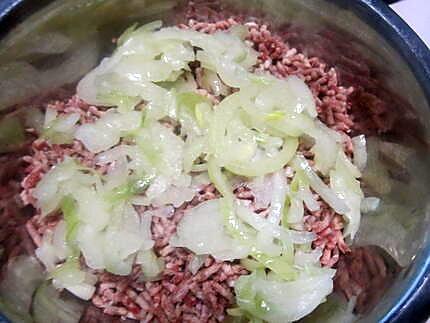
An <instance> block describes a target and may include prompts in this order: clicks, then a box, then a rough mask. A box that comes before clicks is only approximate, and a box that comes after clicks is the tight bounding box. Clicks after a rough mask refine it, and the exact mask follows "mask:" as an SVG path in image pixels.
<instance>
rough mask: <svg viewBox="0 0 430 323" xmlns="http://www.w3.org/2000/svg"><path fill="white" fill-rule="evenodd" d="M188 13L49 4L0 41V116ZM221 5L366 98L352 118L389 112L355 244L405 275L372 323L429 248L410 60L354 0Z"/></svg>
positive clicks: (82, 0)
mask: <svg viewBox="0 0 430 323" xmlns="http://www.w3.org/2000/svg"><path fill="white" fill-rule="evenodd" d="M182 4H183V3H182V2H180V3H179V2H176V1H174V0H167V1H166V0H161V1H156V0H148V1H138V0H130V1H121V0H107V1H99V0H75V1H74V0H61V1H54V2H51V3H50V4H49V5H47V6H46V7H45V8H43V9H42V10H40V11H38V12H37V13H35V14H34V15H32V16H30V17H29V18H28V19H26V20H25V22H24V23H22V24H20V25H19V26H18V27H16V28H15V29H13V30H12V31H11V32H9V34H8V35H7V36H6V37H5V38H4V39H3V40H2V41H1V42H0V109H2V110H3V111H9V110H10V109H11V108H14V107H15V108H16V107H23V108H25V106H26V105H27V104H26V103H25V102H29V100H30V101H31V98H32V97H34V96H40V95H41V94H46V93H48V92H50V91H53V90H55V89H56V88H57V87H58V86H63V85H66V84H73V83H75V82H76V81H77V80H79V78H80V77H81V76H82V75H84V74H85V73H86V72H87V71H88V70H90V69H91V68H92V67H93V66H95V65H96V64H97V62H98V61H99V60H100V59H101V58H102V57H103V56H104V55H105V54H107V53H109V52H110V51H112V49H113V44H112V38H114V37H118V36H119V35H120V34H121V32H122V31H123V30H124V29H125V28H126V27H127V26H129V25H131V24H132V23H135V22H138V23H145V22H149V21H153V20H155V19H162V20H163V21H164V22H165V23H166V24H172V23H177V22H178V21H180V20H181V19H182V16H181V15H177V14H175V12H178V11H176V10H177V9H175V8H177V7H178V6H179V7H180V6H181V5H182ZM223 4H224V5H225V6H226V7H230V8H231V10H233V11H240V12H245V13H247V14H249V15H251V16H258V17H260V16H262V17H263V19H264V20H266V21H270V23H271V25H272V26H273V27H275V29H277V30H278V31H279V33H280V34H281V35H282V36H283V37H285V38H286V39H287V41H288V43H289V44H290V45H291V46H295V47H297V48H299V49H300V50H302V51H303V52H304V53H306V54H307V55H310V56H313V55H317V56H319V57H321V58H323V59H324V60H325V61H326V62H327V63H328V65H329V66H334V67H335V68H336V70H337V72H338V73H339V75H340V79H341V83H342V84H343V85H345V86H353V87H354V88H356V89H357V93H359V94H357V96H355V97H354V102H353V109H362V110H365V109H379V108H381V107H383V108H384V109H385V110H384V111H385V112H383V114H382V115H381V117H380V120H383V124H382V127H383V128H384V130H385V131H384V132H383V133H378V132H376V131H373V129H371V130H369V131H368V132H369V133H367V135H369V136H370V137H372V138H373V139H370V140H369V141H370V142H371V143H373V144H369V145H371V146H372V147H373V148H372V149H371V151H370V156H369V158H370V159H371V160H373V163H374V166H373V167H374V169H373V170H372V169H370V170H369V171H365V172H364V174H363V178H364V188H365V190H366V191H367V193H368V194H371V195H376V196H378V197H380V198H381V199H382V201H383V202H382V204H381V206H380V207H379V208H378V210H377V211H376V212H373V213H371V214H365V215H363V219H362V223H363V225H362V228H361V229H360V233H359V235H358V237H357V240H356V242H355V244H357V245H360V244H362V245H365V244H377V245H380V246H382V247H384V248H385V249H386V251H388V252H389V253H390V254H391V255H392V256H393V257H394V258H395V259H396V260H397V261H398V262H399V263H400V265H401V266H403V267H404V270H403V271H402V273H401V274H400V275H399V277H398V279H397V281H396V282H395V284H394V285H393V286H392V288H391V289H390V290H389V291H388V292H387V293H386V295H385V296H384V298H383V299H382V300H381V301H380V303H379V304H378V305H377V306H376V307H375V308H374V309H373V310H372V311H371V313H369V314H368V315H367V316H366V317H365V318H363V320H365V321H375V320H376V319H379V318H380V317H381V316H382V315H383V314H384V313H386V312H387V311H388V309H389V308H391V307H392V305H393V303H394V301H395V300H396V299H397V297H398V295H399V294H400V293H402V292H403V291H404V290H405V289H406V288H407V286H408V285H409V284H410V282H411V280H412V279H413V277H414V275H415V272H416V270H417V267H418V266H419V265H420V261H422V260H420V259H421V258H420V255H421V253H422V252H424V251H423V250H424V249H426V248H427V240H426V234H425V233H426V232H425V231H426V228H427V223H428V221H429V214H428V213H429V212H428V211H429V205H428V202H427V198H428V196H429V192H428V188H427V183H428V182H429V171H428V170H427V169H426V167H425V165H427V164H428V163H427V155H428V147H429V120H430V118H429V117H430V115H429V113H430V109H429V106H428V102H427V100H426V97H425V95H424V93H423V91H422V89H421V88H420V86H419V84H418V83H417V81H416V79H415V78H414V75H413V73H412V72H411V70H410V68H409V67H408V65H407V64H406V62H405V60H404V59H403V58H402V57H401V56H400V55H399V54H398V53H397V51H396V50H394V49H393V47H392V46H391V45H390V44H389V43H388V42H387V41H386V40H384V37H383V36H382V35H380V34H379V33H378V32H377V31H376V30H375V29H373V28H372V27H371V26H370V24H368V23H367V22H366V21H365V20H366V19H365V17H359V15H357V14H355V13H353V12H352V11H351V10H349V9H350V8H349V6H352V5H351V4H350V2H349V1H322V0H309V1H299V0H284V1H276V0H264V1H263V0H252V1H245V0H242V1H237V0H236V1H233V0H226V1H224V2H223ZM375 165H376V166H375ZM381 165H382V166H381ZM378 167H382V168H378ZM375 169H377V170H378V172H379V173H378V174H376V175H375V172H376V171H375ZM380 169H383V170H382V171H381V170H380ZM381 183H382V184H381ZM383 184H384V185H385V186H384V185H383Z"/></svg>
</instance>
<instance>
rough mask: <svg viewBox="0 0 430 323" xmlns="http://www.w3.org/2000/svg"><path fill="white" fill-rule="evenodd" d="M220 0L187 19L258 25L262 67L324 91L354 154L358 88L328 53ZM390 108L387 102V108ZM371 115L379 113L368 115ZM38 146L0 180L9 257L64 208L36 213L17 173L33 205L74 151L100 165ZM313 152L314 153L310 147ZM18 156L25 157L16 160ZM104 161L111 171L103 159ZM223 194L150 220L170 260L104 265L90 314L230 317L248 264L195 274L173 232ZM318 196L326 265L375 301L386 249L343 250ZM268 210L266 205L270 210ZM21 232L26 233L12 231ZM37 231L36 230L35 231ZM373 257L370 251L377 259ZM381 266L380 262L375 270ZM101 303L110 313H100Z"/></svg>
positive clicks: (68, 150) (26, 247)
mask: <svg viewBox="0 0 430 323" xmlns="http://www.w3.org/2000/svg"><path fill="white" fill-rule="evenodd" d="M214 6H215V5H214V3H213V2H211V1H209V2H207V4H206V6H203V7H202V6H201V4H200V7H199V9H198V10H197V9H196V8H195V6H194V3H193V2H190V4H189V5H188V7H187V9H186V10H185V17H186V21H185V22H184V23H182V24H179V26H180V27H181V28H192V29H194V30H197V31H201V32H206V33H213V32H215V31H217V30H226V29H228V28H230V27H231V26H233V25H236V24H238V23H241V24H245V25H246V26H247V27H248V29H249V36H248V39H247V41H248V42H249V43H250V44H251V45H252V46H253V48H254V49H255V50H257V51H258V53H259V57H258V64H257V66H256V69H257V70H265V71H269V72H270V73H272V74H273V75H276V76H278V77H285V76H288V75H297V76H298V77H300V78H302V79H303V80H304V81H305V82H306V83H307V84H308V86H309V87H310V88H311V91H312V93H313V95H314V97H315V100H316V104H317V111H318V117H319V119H320V120H321V121H323V122H324V123H325V124H326V125H327V126H329V127H330V128H332V129H335V130H337V131H339V132H341V133H342V134H343V137H344V138H345V146H344V148H345V151H346V152H347V153H348V154H349V155H351V152H352V146H351V141H350V136H351V133H352V132H353V130H356V129H355V128H354V125H355V123H354V117H353V114H352V113H351V111H352V106H351V104H352V100H351V98H354V95H355V94H354V89H353V88H352V87H344V86H342V85H341V84H340V82H339V77H338V73H337V72H336V70H335V69H334V68H332V67H330V66H328V65H327V64H326V63H325V62H323V61H322V60H321V59H320V58H318V57H307V56H306V55H304V54H303V53H301V52H299V51H298V50H297V49H295V48H292V47H290V46H289V45H288V43H287V42H285V41H284V39H287V38H288V37H286V35H285V32H284V33H282V37H280V36H279V35H277V34H276V33H274V32H272V31H271V30H270V28H269V27H268V25H266V24H264V23H262V22H260V21H259V20H258V19H255V18H253V19H251V20H249V21H248V20H246V19H245V18H244V17H243V16H240V15H238V16H228V15H226V14H225V12H223V11H220V10H216V7H214ZM201 91H202V94H206V95H208V96H209V97H210V98H211V99H212V100H213V101H214V102H217V100H219V98H216V97H214V96H213V95H211V93H208V92H207V91H206V90H205V89H201ZM205 91H206V92H205ZM360 97H361V98H363V97H364V96H363V95H361V96H360ZM371 99H372V98H369V100H371ZM372 100H373V99H372ZM378 104H379V103H378ZM39 107H41V108H42V109H46V108H48V107H49V108H53V109H56V110H57V111H58V112H59V113H65V114H67V113H74V112H78V113H79V114H80V115H81V119H80V122H81V123H86V122H93V121H94V120H96V119H97V118H99V117H100V115H102V114H103V112H104V108H100V107H95V106H90V105H88V104H86V103H85V102H82V101H81V100H79V99H78V98H77V97H76V96H72V97H70V98H69V99H64V100H56V101H51V102H49V103H47V104H42V105H39ZM381 109H382V108H381ZM382 113H383V112H381V111H378V115H380V114H382ZM362 115H364V114H362ZM363 118H367V119H369V118H371V117H369V116H367V115H364V117H363ZM360 120H361V119H360ZM363 122H364V121H363ZM30 150H31V153H29V154H27V155H26V156H24V157H22V159H19V160H20V164H19V165H20V166H19V167H17V168H16V169H17V170H16V171H15V173H17V172H18V173H19V175H17V176H15V177H14V176H12V177H13V178H14V179H13V180H9V181H8V180H3V178H2V176H6V177H7V176H9V175H2V174H0V181H1V183H3V184H2V186H1V187H0V190H1V191H2V192H3V191H4V192H7V193H5V195H1V205H2V206H4V207H3V208H2V209H1V210H2V211H1V213H0V224H1V229H0V243H1V244H2V245H5V246H6V247H4V250H5V252H3V254H2V256H1V257H2V258H0V259H2V261H6V260H7V259H8V258H10V257H11V256H13V255H16V254H19V253H23V252H26V253H32V252H33V251H32V250H33V249H34V246H33V243H34V244H35V245H36V246H37V245H40V241H41V237H42V235H43V233H44V232H45V231H46V230H51V229H52V228H54V227H55V225H56V223H57V221H58V220H59V216H53V217H45V218H41V216H40V215H39V214H37V213H35V211H34V210H32V209H31V207H29V206H27V207H26V209H27V211H28V210H30V211H32V212H31V213H30V214H28V213H29V212H22V211H20V210H23V206H22V205H21V204H20V203H21V202H20V200H19V199H17V196H18V194H19V190H20V188H19V185H18V183H19V182H18V181H17V179H18V180H22V181H21V186H22V191H21V199H22V201H23V203H24V205H34V203H35V201H34V198H33V197H32V190H33V189H34V187H35V186H36V184H37V183H38V181H39V180H40V179H41V178H42V177H43V175H44V174H45V173H46V172H47V171H48V170H49V169H50V168H51V167H52V166H54V165H56V164H57V163H59V162H61V161H62V160H63V159H64V157H65V156H72V157H74V158H76V159H78V160H79V161H80V162H82V163H83V164H85V165H87V166H88V167H95V164H94V155H93V154H91V153H90V152H88V151H87V150H85V149H84V147H83V145H82V144H81V143H80V142H79V141H76V140H75V141H74V142H73V143H72V144H68V145H54V144H50V143H49V142H47V141H46V140H43V139H37V140H35V141H34V142H33V143H32V144H31V147H30ZM309 158H312V156H311V154H310V155H309ZM14 160H15V161H16V160H17V157H16V156H11V157H10V159H8V161H11V162H12V161H14ZM11 166H14V167H15V166H16V165H13V164H11ZM101 171H102V172H103V169H102V170H101ZM6 174H7V173H6ZM22 174H25V178H20V176H22ZM235 194H236V196H238V198H241V199H248V200H250V201H251V202H252V201H253V199H254V197H253V195H252V191H250V190H249V189H247V188H246V187H239V188H237V189H236V190H235ZM216 196H217V192H216V190H215V188H214V187H213V185H208V186H203V187H201V190H200V192H199V193H198V194H197V196H196V197H195V198H194V199H193V200H192V201H191V202H189V203H185V204H184V205H182V206H181V207H180V208H178V209H176V210H175V213H174V215H173V216H172V217H171V218H165V217H157V216H154V217H153V222H152V228H151V230H152V235H153V239H154V240H155V247H154V250H155V252H156V254H157V255H158V256H160V257H162V258H163V259H164V261H165V264H166V266H165V270H164V271H163V273H162V275H161V277H160V278H161V279H160V280H158V281H153V282H144V281H141V272H140V268H139V267H138V266H136V267H135V268H134V270H133V273H132V274H131V275H129V276H126V277H123V276H115V275H112V274H110V273H107V272H95V274H96V275H97V276H98V283H97V286H96V287H97V290H96V293H95V295H94V296H93V298H92V300H91V301H92V304H93V305H91V306H89V307H88V308H87V310H86V311H85V314H84V316H83V318H82V319H81V322H88V323H89V322H109V320H110V319H108V317H109V318H110V317H112V316H119V317H121V318H123V319H125V318H130V319H138V320H141V321H142V322H149V321H151V322H219V321H222V320H223V319H224V318H225V316H226V309H227V308H229V307H231V306H232V305H233V304H234V294H233V288H232V286H233V283H234V281H235V280H236V279H237V278H238V277H239V276H240V275H243V274H247V271H246V269H245V268H243V267H242V266H241V265H240V264H238V263H235V262H218V261H215V260H214V259H213V258H211V257H207V258H206V260H205V262H204V264H203V266H202V267H201V268H200V269H199V270H198V272H197V273H196V274H195V275H193V274H192V273H191V272H190V270H189V265H190V262H191V261H192V259H193V254H192V253H191V252H189V251H188V250H186V249H183V248H173V247H171V246H169V245H168V240H169V238H170V236H171V235H172V234H174V232H175V230H176V225H177V223H178V222H179V221H180V219H181V218H182V216H183V213H184V210H186V209H187V208H190V207H193V206H195V205H197V204H199V203H201V202H202V201H205V200H209V199H213V198H215V197H216ZM319 202H320V205H321V209H320V210H319V211H317V212H310V211H309V210H307V209H306V210H305V211H306V214H305V223H304V229H306V230H308V231H312V232H314V233H316V235H317V239H316V240H315V241H314V243H313V246H314V247H320V248H322V249H323V256H322V257H321V260H320V261H321V263H322V265H324V266H329V267H336V266H337V268H338V273H337V276H336V280H335V286H336V288H337V289H338V290H340V291H341V292H342V293H343V294H344V295H345V296H346V297H347V298H350V297H351V296H352V295H360V296H359V298H358V305H357V306H358V310H363V309H366V308H367V307H366V305H365V304H364V302H361V301H360V297H362V296H361V295H369V291H370V290H372V288H373V287H374V286H377V287H378V288H379V287H381V284H382V283H378V282H381V281H384V284H385V281H386V277H389V279H391V278H392V277H393V276H392V275H391V274H390V275H388V274H386V275H385V274H384V273H386V272H387V266H385V267H383V265H381V261H380V256H379V255H378V253H377V252H376V251H375V250H373V249H371V250H370V251H368V250H367V249H366V248H363V249H353V252H352V253H351V254H350V255H348V256H346V257H345V256H343V255H344V254H347V253H348V252H349V251H350V249H349V247H348V246H347V244H346V243H345V241H344V238H343V227H344V221H343V218H342V217H341V216H340V215H338V214H335V212H334V211H333V210H332V209H331V208H330V207H329V206H328V205H327V204H326V203H325V202H323V201H322V200H320V201H319ZM138 211H142V212H143V211H144V209H138ZM259 211H261V212H262V214H263V213H264V210H259ZM21 214H22V215H21ZM30 217H31V218H30ZM15 232H16V233H18V234H12V233H15ZM28 235H30V236H31V237H32V241H31V240H30V239H29V238H28ZM11 246H15V248H11ZM369 257H370V258H371V261H370V260H368V258H369ZM372 259H373V260H372ZM366 261H367V262H366ZM360 262H361V263H365V264H366V266H367V267H366V268H367V269H366V270H367V273H368V275H365V276H363V277H364V278H362V280H358V279H357V276H356V275H355V273H357V272H358V269H357V268H358V267H357V266H358V265H357V264H358V263H360ZM378 265H380V266H379V267H378ZM385 265H386V264H385ZM375 266H376V267H375ZM374 268H377V269H378V271H373V269H374ZM384 268H385V269H384ZM363 293H364V294H363ZM363 297H365V296H363ZM366 297H367V296H366ZM100 309H101V311H102V312H103V313H104V314H101V313H100ZM112 320H113V319H112Z"/></svg>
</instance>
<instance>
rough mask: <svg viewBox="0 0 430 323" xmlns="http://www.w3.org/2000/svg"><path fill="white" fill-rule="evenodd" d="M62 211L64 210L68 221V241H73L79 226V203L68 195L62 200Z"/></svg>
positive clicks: (65, 218) (65, 219)
mask: <svg viewBox="0 0 430 323" xmlns="http://www.w3.org/2000/svg"><path fill="white" fill-rule="evenodd" d="M60 207H61V212H63V216H64V221H65V222H66V228H67V229H66V241H67V242H72V241H74V239H75V237H76V233H77V231H78V227H79V218H78V214H77V213H78V210H77V208H78V205H77V203H76V201H75V199H74V198H73V197H71V196H66V197H64V198H63V200H62V201H61V206H60Z"/></svg>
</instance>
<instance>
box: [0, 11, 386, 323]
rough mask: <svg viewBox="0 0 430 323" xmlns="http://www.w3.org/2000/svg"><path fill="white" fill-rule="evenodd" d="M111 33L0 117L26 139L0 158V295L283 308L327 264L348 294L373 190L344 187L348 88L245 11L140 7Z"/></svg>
mask: <svg viewBox="0 0 430 323" xmlns="http://www.w3.org/2000/svg"><path fill="white" fill-rule="evenodd" d="M116 46H117V47H116V49H115V51H114V52H113V53H112V54H111V55H110V56H109V57H106V58H104V59H103V60H102V61H101V62H100V64H99V65H98V66H97V67H96V68H94V69H93V70H92V71H90V72H89V73H88V74H87V75H86V76H85V77H84V78H83V79H82V80H81V81H80V82H79V83H78V84H77V87H76V93H75V94H73V95H71V96H70V97H63V98H62V99H58V100H52V101H50V102H47V103H45V104H42V105H40V106H38V107H35V108H32V109H31V110H29V111H28V112H27V114H26V118H27V119H26V120H27V121H26V128H25V129H23V131H22V132H20V131H19V126H18V127H14V126H13V122H16V120H17V118H18V119H19V118H21V119H22V116H19V117H17V116H14V115H12V116H10V117H8V118H6V119H4V121H3V122H4V123H5V125H9V128H10V129H11V131H10V132H11V133H12V134H14V132H15V134H14V136H15V137H16V136H24V130H25V133H26V134H27V135H28V138H30V142H26V143H25V144H24V147H25V146H27V147H31V152H30V153H29V154H27V155H25V156H24V157H22V159H20V163H19V164H18V165H17V164H16V163H14V162H13V161H14V160H16V159H17V156H16V155H14V154H10V155H5V157H3V158H4V163H3V165H4V169H6V170H7V169H9V171H5V173H4V174H1V175H2V177H1V180H2V183H3V186H2V187H1V188H2V190H3V191H4V193H5V194H4V195H3V196H2V203H3V204H4V208H3V213H2V217H1V221H2V224H3V223H4V225H2V229H1V231H0V234H1V235H0V241H2V243H3V245H4V247H3V249H2V250H3V255H2V259H3V261H4V262H7V270H6V271H5V276H4V277H3V282H2V286H3V287H2V288H1V289H0V295H8V294H10V293H12V291H13V292H14V293H17V295H18V297H16V298H15V301H12V302H11V301H10V300H9V301H4V302H1V303H0V309H1V310H2V311H4V312H5V313H6V314H7V315H9V316H10V317H11V318H12V319H13V318H14V317H20V318H21V319H22V318H23V319H29V320H31V318H30V317H27V316H26V314H22V313H25V312H28V311H29V309H30V307H31V313H32V315H33V319H34V320H35V321H36V322H45V321H46V320H49V318H48V317H47V316H46V315H47V313H48V312H54V313H55V315H57V316H58V320H60V321H61V322H77V321H79V320H80V319H81V321H84V322H85V321H86V322H92V321H94V320H97V318H94V313H93V312H94V310H95V308H98V309H101V311H102V312H103V313H104V314H105V315H107V316H116V317H121V318H122V319H132V320H140V321H142V322H218V321H219V322H221V321H224V320H226V319H235V320H238V321H241V320H245V321H246V320H248V321H252V322H262V321H267V322H287V321H288V322H289V321H296V320H299V319H301V318H303V317H305V316H306V315H308V314H310V313H311V312H312V311H313V310H315V308H316V307H317V306H318V305H319V304H321V303H323V302H325V300H326V298H327V296H329V295H330V294H331V293H332V291H333V279H334V277H335V275H336V268H337V266H338V264H340V265H339V266H340V267H339V268H343V269H342V270H343V271H342V272H340V273H338V274H337V276H336V277H341V278H342V277H343V283H342V282H341V283H339V284H338V286H339V288H340V289H341V290H342V291H343V292H344V293H345V295H346V296H347V298H348V299H351V298H352V297H353V296H357V295H358V292H357V293H355V292H354V290H352V291H350V290H348V284H346V285H345V283H344V282H345V281H347V280H348V279H349V277H354V275H353V274H352V273H351V272H353V270H354V269H351V268H353V266H349V265H348V264H349V262H348V260H345V259H342V260H341V261H340V262H339V259H340V258H341V257H342V255H345V254H348V253H349V252H350V247H349V245H350V243H351V242H352V241H353V239H354V236H355V234H356V233H357V231H358V229H359V225H360V216H361V209H362V208H364V209H365V210H366V211H371V210H374V209H375V208H377V207H378V203H379V199H377V198H375V197H365V196H364V194H363V191H362V189H361V183H360V177H361V171H362V170H363V169H364V168H365V167H366V160H367V152H366V138H365V136H364V135H358V136H354V137H352V135H351V133H352V129H353V127H354V120H353V118H352V115H351V113H350V108H351V106H350V101H349V97H350V95H351V94H352V93H353V92H354V89H353V88H345V87H343V86H342V85H341V84H339V80H338V77H337V74H336V71H335V70H334V69H333V68H329V67H328V66H327V65H326V64H325V63H324V62H322V61H321V60H320V59H319V58H317V57H307V56H305V55H304V54H303V53H300V52H298V51H297V50H296V49H295V48H290V47H289V46H288V44H287V43H285V42H283V40H282V38H281V37H279V36H277V35H276V34H274V33H272V32H271V31H270V30H269V29H268V27H267V25H266V24H264V23H262V22H260V21H258V20H255V19H253V20H246V19H244V18H243V17H234V16H232V17H229V18H228V19H226V20H218V21H216V22H208V21H204V20H203V21H199V20H198V17H192V18H190V19H189V21H188V24H181V25H178V26H175V27H163V26H162V22H161V21H154V22H152V23H149V24H146V25H143V26H131V27H130V28H129V29H127V30H126V31H125V32H124V33H123V34H122V35H121V36H120V37H119V38H118V39H117V40H116ZM11 124H12V125H11ZM6 128H7V127H6ZM6 128H5V129H6ZM10 168H13V169H10ZM23 173H24V174H25V177H23V178H21V179H22V181H21V182H20V186H21V187H19V183H17V181H16V179H17V178H20V176H21V177H22V174H23ZM14 174H16V176H15V175H14ZM18 194H19V199H17V197H18ZM23 206H24V207H25V211H26V213H25V215H21V216H18V215H16V216H15V215H14V208H20V207H23ZM11 232H14V233H15V234H14V235H13V236H11V235H10V233H11ZM32 244H34V245H35V247H36V248H35V250H34V256H31V257H28V256H24V255H23V254H28V255H33V248H32V247H33V246H32ZM16 256H18V257H16ZM363 257H365V256H363ZM346 259H347V258H346ZM375 259H376V260H375V261H376V262H377V263H378V259H379V258H377V256H375ZM379 264H381V262H379ZM381 266H386V264H385V263H383V262H382V265H381ZM381 270H382V269H381ZM27 271H28V273H27ZM349 273H351V275H349ZM345 275H346V276H345ZM375 275H376V274H375ZM345 277H346V278H345ZM372 277H373V276H372ZM390 277H391V276H390ZM23 278H25V281H23V284H22V286H19V287H17V285H19V281H20V280H21V279H23ZM43 280H44V282H43V283H41V282H42V281H43ZM363 285H365V284H364V283H363ZM365 286H368V285H365ZM23 287H24V288H23ZM14 289H16V290H15V291H14ZM30 291H31V292H30ZM33 291H34V296H33V297H31V296H29V295H31V294H33V293H32V292H33ZM60 292H62V294H61V295H64V294H67V296H68V299H67V300H65V299H63V296H62V297H60V294H59V293H60ZM81 301H89V302H91V303H92V304H93V305H92V306H93V307H91V308H90V309H87V310H85V315H84V317H83V318H80V317H81V314H82V313H83V312H84V305H83V303H82V302H81ZM94 307H95V308H94ZM54 309H56V310H54ZM28 315H30V314H28ZM50 315H52V313H51V314H50ZM101 320H102V321H106V320H107V318H106V317H104V318H103V319H101Z"/></svg>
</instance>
